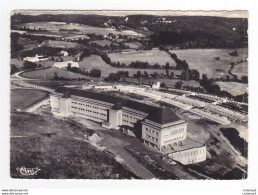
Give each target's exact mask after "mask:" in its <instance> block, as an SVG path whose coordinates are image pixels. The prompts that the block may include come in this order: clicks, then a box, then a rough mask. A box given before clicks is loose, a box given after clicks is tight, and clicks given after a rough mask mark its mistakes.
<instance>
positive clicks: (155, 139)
mask: <svg viewBox="0 0 258 195" xmlns="http://www.w3.org/2000/svg"><path fill="white" fill-rule="evenodd" d="M145 137H146V138H148V139H151V140H152V141H155V142H158V139H157V138H155V137H152V136H150V135H148V134H145Z"/></svg>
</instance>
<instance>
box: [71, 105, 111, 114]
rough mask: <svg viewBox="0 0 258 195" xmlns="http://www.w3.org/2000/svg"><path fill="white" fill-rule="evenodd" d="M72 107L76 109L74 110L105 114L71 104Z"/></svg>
mask: <svg viewBox="0 0 258 195" xmlns="http://www.w3.org/2000/svg"><path fill="white" fill-rule="evenodd" d="M72 108H73V109H76V110H81V111H86V112H90V113H93V114H99V115H102V116H107V115H106V114H103V113H100V112H96V111H92V110H87V109H83V108H78V107H75V106H72Z"/></svg>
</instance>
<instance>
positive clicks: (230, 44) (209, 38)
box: [150, 30, 248, 49]
mask: <svg viewBox="0 0 258 195" xmlns="http://www.w3.org/2000/svg"><path fill="white" fill-rule="evenodd" d="M150 39H151V42H152V43H153V45H154V47H158V46H161V45H174V47H178V48H180V49H194V48H200V49H202V48H242V47H247V46H248V45H247V44H248V43H247V40H245V38H244V37H241V38H234V39H232V40H230V37H229V39H225V37H223V35H218V34H213V33H207V32H204V31H199V30H196V31H182V32H176V31H173V32H169V31H161V32H158V33H155V34H153V35H151V36H150Z"/></svg>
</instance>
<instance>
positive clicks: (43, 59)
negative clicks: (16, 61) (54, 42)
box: [23, 54, 48, 62]
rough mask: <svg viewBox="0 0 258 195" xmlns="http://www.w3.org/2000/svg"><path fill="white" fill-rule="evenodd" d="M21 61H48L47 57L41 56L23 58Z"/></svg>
mask: <svg viewBox="0 0 258 195" xmlns="http://www.w3.org/2000/svg"><path fill="white" fill-rule="evenodd" d="M23 60H25V61H29V62H41V61H46V60H48V57H44V56H42V55H38V54H36V56H34V57H25V58H23Z"/></svg>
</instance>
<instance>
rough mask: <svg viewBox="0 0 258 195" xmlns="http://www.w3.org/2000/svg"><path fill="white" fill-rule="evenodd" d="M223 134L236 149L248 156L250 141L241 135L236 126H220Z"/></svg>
mask: <svg viewBox="0 0 258 195" xmlns="http://www.w3.org/2000/svg"><path fill="white" fill-rule="evenodd" d="M220 131H221V132H222V133H223V135H224V136H225V137H226V138H227V139H228V140H229V141H230V143H231V144H232V145H233V146H234V148H235V149H237V150H238V151H240V152H241V154H242V155H243V156H244V157H247V149H248V147H247V146H248V143H247V142H246V141H245V140H244V139H243V138H241V137H240V136H239V132H238V131H237V130H236V129H234V128H220Z"/></svg>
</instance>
